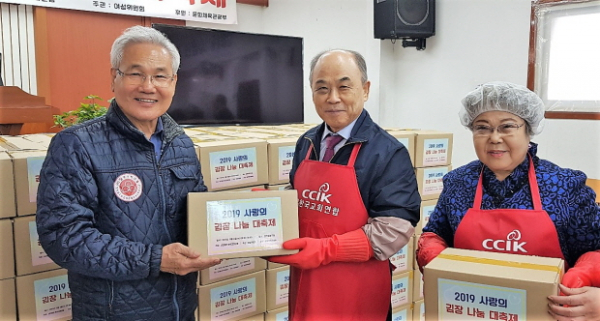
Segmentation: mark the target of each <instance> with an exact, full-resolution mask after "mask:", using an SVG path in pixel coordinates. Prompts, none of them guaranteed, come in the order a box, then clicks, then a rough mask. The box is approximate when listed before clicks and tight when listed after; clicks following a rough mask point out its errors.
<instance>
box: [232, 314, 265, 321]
mask: <svg viewBox="0 0 600 321" xmlns="http://www.w3.org/2000/svg"><path fill="white" fill-rule="evenodd" d="M238 321H265V314H264V313H259V314H257V315H253V316H249V317H247V318H243V319H239V320H238Z"/></svg>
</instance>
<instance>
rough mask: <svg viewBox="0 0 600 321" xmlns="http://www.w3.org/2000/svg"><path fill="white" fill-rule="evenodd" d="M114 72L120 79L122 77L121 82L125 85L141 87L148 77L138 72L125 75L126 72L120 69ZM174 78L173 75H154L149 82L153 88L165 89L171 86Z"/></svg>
mask: <svg viewBox="0 0 600 321" xmlns="http://www.w3.org/2000/svg"><path fill="white" fill-rule="evenodd" d="M115 70H116V71H117V73H118V74H119V75H120V76H121V77H123V80H124V81H125V84H127V85H141V84H143V83H144V82H145V81H146V78H148V75H144V74H142V73H139V72H131V73H127V72H123V71H121V70H120V69H115ZM174 78H175V76H174V75H170V76H169V75H163V74H156V75H151V76H150V82H151V83H152V85H154V86H155V87H161V88H165V87H169V86H170V85H171V83H172V82H173V79H174Z"/></svg>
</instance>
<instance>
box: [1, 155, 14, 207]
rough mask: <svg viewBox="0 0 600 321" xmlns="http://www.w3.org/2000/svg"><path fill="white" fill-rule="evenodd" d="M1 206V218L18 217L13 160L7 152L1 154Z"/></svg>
mask: <svg viewBox="0 0 600 321" xmlns="http://www.w3.org/2000/svg"><path fill="white" fill-rule="evenodd" d="M0 204H2V206H0V218H8V217H14V216H17V208H16V206H15V179H14V173H13V165H12V159H11V158H10V156H8V154H7V153H5V152H0Z"/></svg>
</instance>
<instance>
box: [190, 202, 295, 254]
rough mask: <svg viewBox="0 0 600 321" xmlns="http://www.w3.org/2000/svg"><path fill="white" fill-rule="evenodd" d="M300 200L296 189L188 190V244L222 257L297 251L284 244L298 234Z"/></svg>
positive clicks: (201, 251) (200, 250)
mask: <svg viewBox="0 0 600 321" xmlns="http://www.w3.org/2000/svg"><path fill="white" fill-rule="evenodd" d="M297 204H298V195H297V193H296V191H295V190H287V191H260V192H217V193H214V192H204V193H189V194H188V243H189V246H190V247H191V248H193V249H195V250H197V251H198V252H200V254H201V255H202V256H204V257H218V258H222V259H227V258H238V257H252V256H260V257H262V256H272V255H284V254H293V253H297V252H298V251H297V250H284V249H283V247H282V244H283V242H285V241H287V240H291V239H295V238H298V205H297Z"/></svg>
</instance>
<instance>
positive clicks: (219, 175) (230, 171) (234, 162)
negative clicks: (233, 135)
mask: <svg viewBox="0 0 600 321" xmlns="http://www.w3.org/2000/svg"><path fill="white" fill-rule="evenodd" d="M195 145H196V147H197V154H198V155H199V158H200V164H201V166H202V176H203V177H204V184H206V187H208V190H209V191H218V190H224V189H232V188H240V187H245V186H256V185H261V184H266V183H267V182H268V181H269V167H268V161H267V142H266V141H264V140H260V139H234V140H226V141H215V142H200V143H195Z"/></svg>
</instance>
